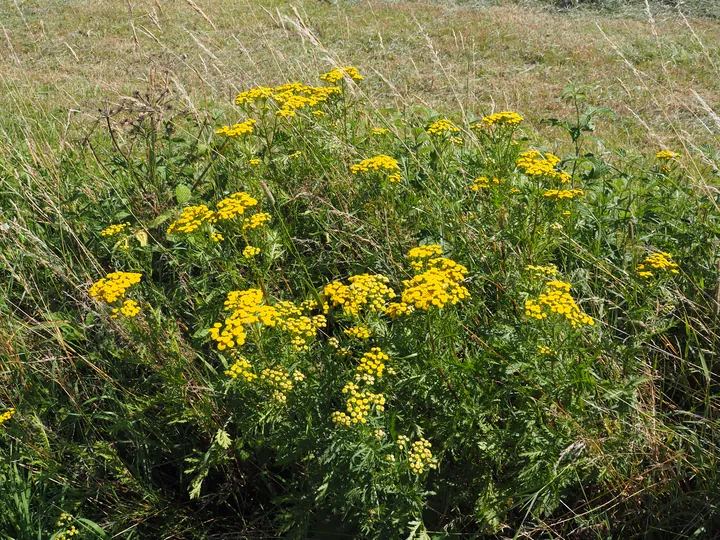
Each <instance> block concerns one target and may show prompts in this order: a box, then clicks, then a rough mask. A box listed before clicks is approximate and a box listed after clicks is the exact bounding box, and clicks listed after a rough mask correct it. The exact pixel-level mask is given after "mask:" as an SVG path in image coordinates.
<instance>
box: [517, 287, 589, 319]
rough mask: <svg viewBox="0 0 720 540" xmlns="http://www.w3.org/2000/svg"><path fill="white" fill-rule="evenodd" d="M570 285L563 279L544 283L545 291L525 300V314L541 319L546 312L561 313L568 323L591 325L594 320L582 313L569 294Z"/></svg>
mask: <svg viewBox="0 0 720 540" xmlns="http://www.w3.org/2000/svg"><path fill="white" fill-rule="evenodd" d="M570 288H571V285H570V284H569V283H565V282H564V281H549V282H548V283H546V284H545V292H544V293H542V294H541V295H540V296H539V297H538V298H537V300H535V299H530V300H528V301H527V302H525V315H526V316H528V317H532V318H533V319H538V320H543V319H546V318H547V317H548V313H549V312H550V313H557V314H559V315H563V316H564V317H565V318H566V319H567V320H569V321H570V325H571V326H572V327H573V328H575V327H578V326H583V325H587V326H593V325H594V324H595V321H594V320H593V319H592V318H590V317H588V316H587V315H586V314H585V313H583V312H582V311H581V310H580V308H579V307H578V305H577V304H576V303H575V300H574V299H573V297H572V296H570Z"/></svg>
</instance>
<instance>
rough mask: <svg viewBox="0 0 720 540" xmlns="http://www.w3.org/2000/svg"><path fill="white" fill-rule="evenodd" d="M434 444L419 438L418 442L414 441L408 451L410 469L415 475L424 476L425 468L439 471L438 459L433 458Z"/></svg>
mask: <svg viewBox="0 0 720 540" xmlns="http://www.w3.org/2000/svg"><path fill="white" fill-rule="evenodd" d="M430 448H432V444H430V441H428V440H427V439H424V438H422V437H421V438H419V439H418V440H417V441H413V443H412V444H411V445H410V449H409V450H408V461H409V463H410V469H411V470H412V472H414V473H415V474H422V473H423V472H425V468H426V467H427V468H429V469H437V459H436V458H435V457H434V456H433V454H432V451H431V450H430Z"/></svg>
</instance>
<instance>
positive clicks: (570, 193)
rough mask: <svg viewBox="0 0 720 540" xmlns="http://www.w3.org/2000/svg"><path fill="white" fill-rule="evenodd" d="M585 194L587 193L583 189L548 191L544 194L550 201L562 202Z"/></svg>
mask: <svg viewBox="0 0 720 540" xmlns="http://www.w3.org/2000/svg"><path fill="white" fill-rule="evenodd" d="M584 194H585V192H584V191H583V190H582V189H548V190H547V191H545V193H543V196H544V197H547V198H548V199H555V200H556V201H561V200H563V199H574V198H575V197H579V196H581V195H584Z"/></svg>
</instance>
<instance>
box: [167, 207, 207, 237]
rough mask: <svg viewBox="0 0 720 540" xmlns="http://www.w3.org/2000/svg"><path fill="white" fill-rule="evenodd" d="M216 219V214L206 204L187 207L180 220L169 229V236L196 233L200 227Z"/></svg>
mask: <svg viewBox="0 0 720 540" xmlns="http://www.w3.org/2000/svg"><path fill="white" fill-rule="evenodd" d="M214 219H215V212H213V211H212V210H210V209H209V208H208V207H207V206H205V205H204V204H200V205H198V206H186V207H185V208H183V210H182V212H181V213H180V218H179V219H178V220H176V221H174V222H173V223H171V224H170V226H169V227H168V230H167V232H168V234H189V233H191V232H194V231H196V230H197V229H199V228H200V226H201V225H202V224H203V223H204V222H206V221H208V222H212V221H213V220H214Z"/></svg>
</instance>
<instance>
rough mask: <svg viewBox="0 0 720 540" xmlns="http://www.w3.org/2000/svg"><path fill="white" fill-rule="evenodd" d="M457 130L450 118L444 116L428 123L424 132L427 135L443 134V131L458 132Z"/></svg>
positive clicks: (458, 129)
mask: <svg viewBox="0 0 720 540" xmlns="http://www.w3.org/2000/svg"><path fill="white" fill-rule="evenodd" d="M459 131H460V128H459V127H457V126H456V125H455V124H453V123H452V122H451V121H450V120H447V119H445V118H444V119H442V120H437V121H436V122H433V123H432V124H430V126H429V127H428V128H427V130H426V133H427V134H428V135H444V134H445V133H458V132H459Z"/></svg>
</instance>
